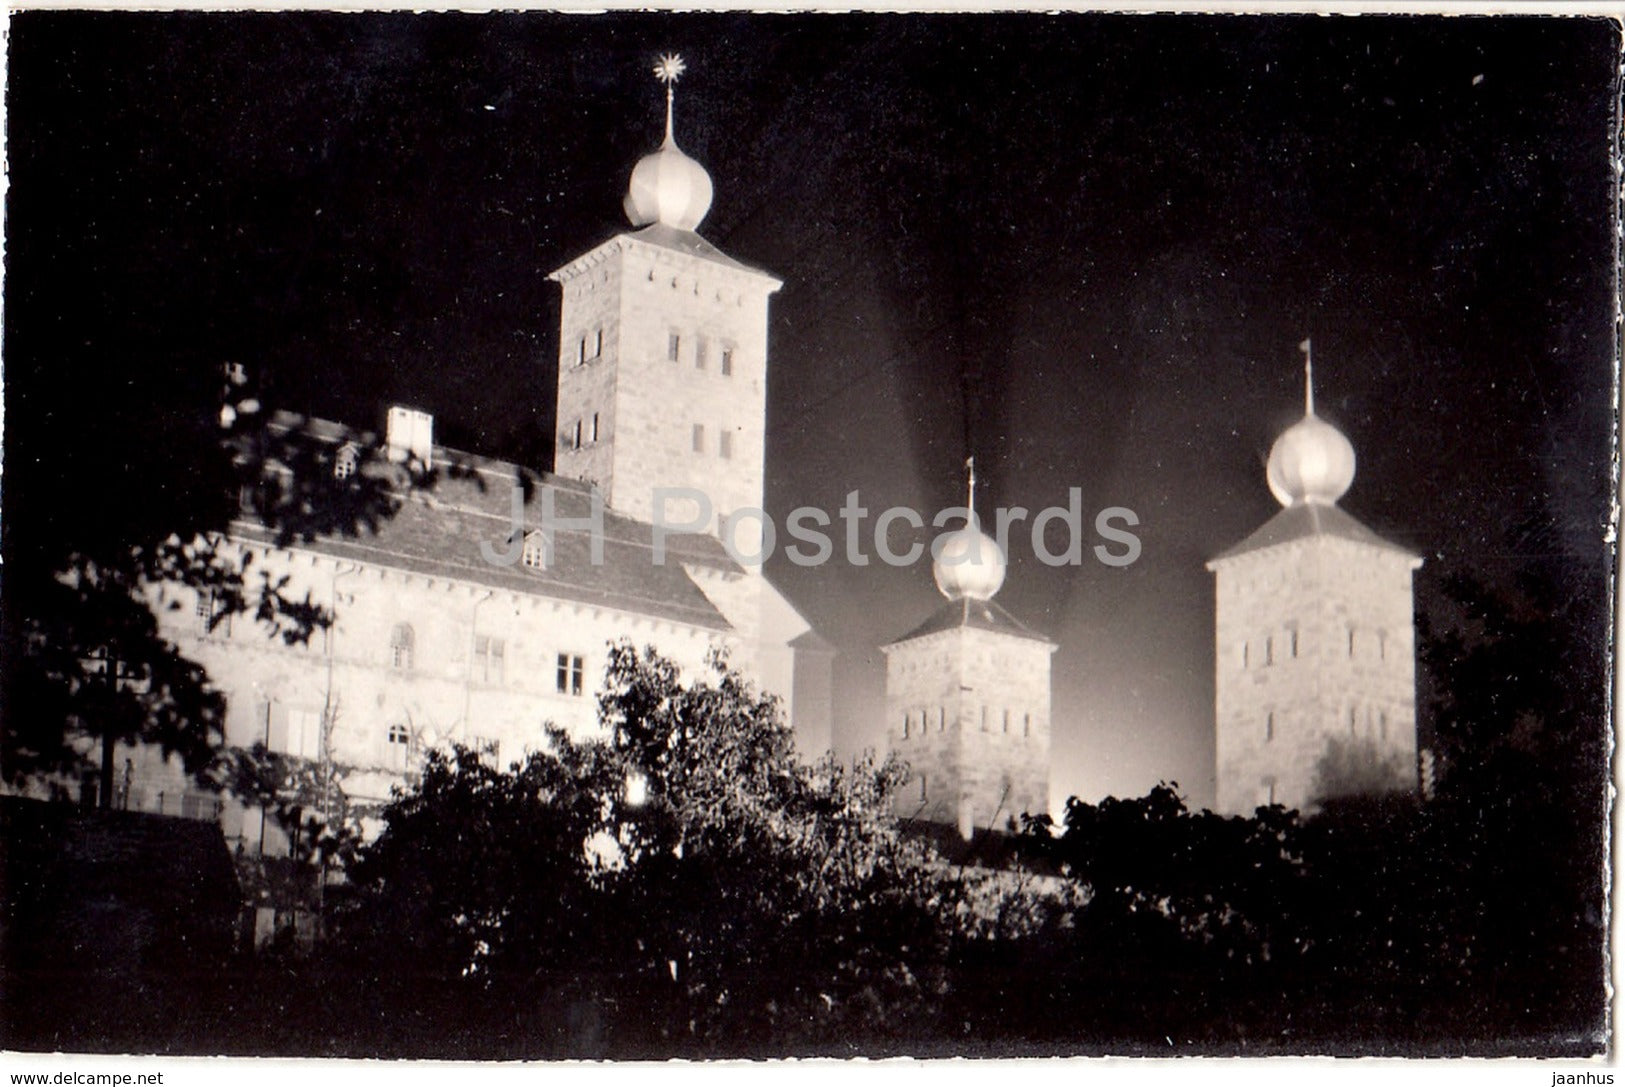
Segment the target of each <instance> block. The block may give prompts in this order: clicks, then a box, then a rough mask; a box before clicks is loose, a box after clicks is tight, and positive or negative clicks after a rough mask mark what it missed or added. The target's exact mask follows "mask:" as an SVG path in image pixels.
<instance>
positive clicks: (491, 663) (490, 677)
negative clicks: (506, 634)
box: [474, 634, 506, 683]
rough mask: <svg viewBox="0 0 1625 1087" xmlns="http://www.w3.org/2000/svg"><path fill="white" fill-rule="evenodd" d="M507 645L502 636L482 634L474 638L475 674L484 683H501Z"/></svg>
mask: <svg viewBox="0 0 1625 1087" xmlns="http://www.w3.org/2000/svg"><path fill="white" fill-rule="evenodd" d="M504 656H506V646H504V645H503V642H502V639H501V638H492V637H490V636H489V635H485V634H480V635H476V636H475V638H474V674H475V675H476V676H478V677H479V679H480V682H482V683H501V682H502V674H503V663H504V662H503V658H504Z"/></svg>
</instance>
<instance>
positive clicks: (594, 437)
mask: <svg viewBox="0 0 1625 1087" xmlns="http://www.w3.org/2000/svg"><path fill="white" fill-rule="evenodd" d="M592 440H593V441H594V442H596V441H597V440H598V413H597V412H596V411H595V412H593V413H592Z"/></svg>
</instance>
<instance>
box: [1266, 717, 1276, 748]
mask: <svg viewBox="0 0 1625 1087" xmlns="http://www.w3.org/2000/svg"><path fill="white" fill-rule="evenodd" d="M1273 739H1275V711H1274V710H1271V711H1270V712H1269V713H1266V714H1265V715H1264V742H1265V743H1269V742H1270V741H1271V740H1273Z"/></svg>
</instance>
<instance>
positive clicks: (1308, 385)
mask: <svg viewBox="0 0 1625 1087" xmlns="http://www.w3.org/2000/svg"><path fill="white" fill-rule="evenodd" d="M1298 350H1299V351H1302V352H1303V413H1304V414H1305V415H1313V414H1315V352H1314V347H1313V345H1312V344H1311V343H1310V341H1309V340H1307V339H1306V340H1304V341H1303V342H1302V343H1300V344H1299V345H1298Z"/></svg>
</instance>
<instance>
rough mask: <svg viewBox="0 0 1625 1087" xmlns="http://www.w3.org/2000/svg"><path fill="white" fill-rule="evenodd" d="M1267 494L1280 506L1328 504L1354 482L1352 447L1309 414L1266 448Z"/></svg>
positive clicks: (1341, 433)
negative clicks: (1267, 455)
mask: <svg viewBox="0 0 1625 1087" xmlns="http://www.w3.org/2000/svg"><path fill="white" fill-rule="evenodd" d="M1268 478H1269V485H1270V493H1272V494H1273V495H1275V499H1276V501H1277V502H1280V503H1281V505H1283V506H1297V505H1302V504H1304V503H1306V502H1318V503H1322V504H1327V505H1329V504H1331V503H1333V502H1336V501H1337V500H1338V499H1339V498H1342V497H1343V495H1344V494H1345V493H1346V492H1347V491H1348V489H1349V485H1350V484H1351V483H1353V482H1354V446H1352V445H1350V444H1349V440H1348V439H1347V438H1345V437H1344V436H1343V432H1342V431H1341V430H1338V429H1337V428H1336V427H1334V426H1332V425H1331V424H1330V423H1328V422H1326V421H1325V420H1324V419H1322V418H1321V417H1320V416H1318V415H1316V414H1315V413H1314V412H1313V411H1310V412H1309V413H1308V414H1306V415H1305V416H1304V417H1303V418H1302V419H1300V420H1298V421H1297V422H1296V423H1294V424H1292V425H1291V426H1290V427H1288V428H1287V429H1286V430H1285V431H1284V432H1282V434H1281V436H1280V437H1279V438H1277V439H1275V445H1274V446H1272V447H1271V448H1270V459H1269V469H1268Z"/></svg>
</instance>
